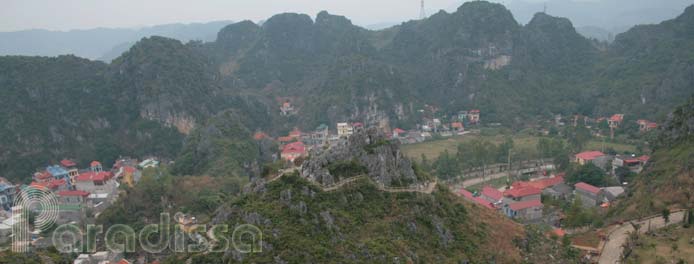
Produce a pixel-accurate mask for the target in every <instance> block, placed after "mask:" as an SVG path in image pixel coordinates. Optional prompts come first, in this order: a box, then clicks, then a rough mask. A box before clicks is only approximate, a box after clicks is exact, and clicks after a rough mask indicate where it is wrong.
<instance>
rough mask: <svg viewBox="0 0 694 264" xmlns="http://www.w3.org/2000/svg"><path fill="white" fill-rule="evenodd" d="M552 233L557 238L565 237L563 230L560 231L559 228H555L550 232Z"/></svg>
mask: <svg viewBox="0 0 694 264" xmlns="http://www.w3.org/2000/svg"><path fill="white" fill-rule="evenodd" d="M552 233H554V234H555V235H557V236H558V237H564V236H565V235H566V232H565V231H564V229H561V228H555V229H554V230H552Z"/></svg>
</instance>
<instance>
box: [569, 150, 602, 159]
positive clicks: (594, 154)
mask: <svg viewBox="0 0 694 264" xmlns="http://www.w3.org/2000/svg"><path fill="white" fill-rule="evenodd" d="M602 156H605V153H602V152H600V151H586V152H581V153H578V154H576V158H579V159H582V160H594V159H595V158H597V157H602Z"/></svg>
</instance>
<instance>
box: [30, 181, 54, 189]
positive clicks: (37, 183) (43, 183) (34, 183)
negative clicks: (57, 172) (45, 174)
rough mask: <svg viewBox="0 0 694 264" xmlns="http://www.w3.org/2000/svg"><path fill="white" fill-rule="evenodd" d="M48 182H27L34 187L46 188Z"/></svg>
mask: <svg viewBox="0 0 694 264" xmlns="http://www.w3.org/2000/svg"><path fill="white" fill-rule="evenodd" d="M48 184H49V183H47V182H31V184H29V186H30V187H34V188H36V189H41V190H47V189H48Z"/></svg>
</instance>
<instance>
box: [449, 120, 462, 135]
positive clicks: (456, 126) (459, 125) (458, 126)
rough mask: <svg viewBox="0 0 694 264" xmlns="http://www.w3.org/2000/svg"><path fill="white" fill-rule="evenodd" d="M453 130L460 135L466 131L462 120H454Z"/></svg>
mask: <svg viewBox="0 0 694 264" xmlns="http://www.w3.org/2000/svg"><path fill="white" fill-rule="evenodd" d="M451 130H453V132H455V133H457V134H458V135H460V134H462V133H463V132H465V127H464V126H463V123H462V122H453V123H451Z"/></svg>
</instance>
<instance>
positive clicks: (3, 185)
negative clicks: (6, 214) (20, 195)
mask: <svg viewBox="0 0 694 264" xmlns="http://www.w3.org/2000/svg"><path fill="white" fill-rule="evenodd" d="M16 192H17V188H16V187H15V186H14V184H12V183H10V182H9V181H8V180H7V179H5V178H1V177H0V211H3V210H5V211H6V210H10V208H11V207H12V203H13V202H14V197H15V195H16Z"/></svg>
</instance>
